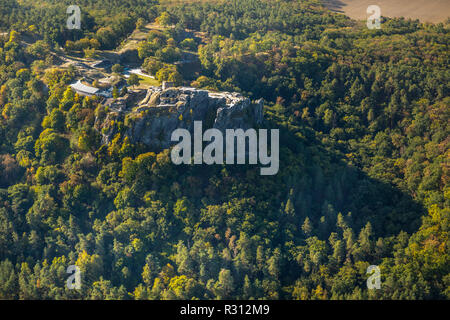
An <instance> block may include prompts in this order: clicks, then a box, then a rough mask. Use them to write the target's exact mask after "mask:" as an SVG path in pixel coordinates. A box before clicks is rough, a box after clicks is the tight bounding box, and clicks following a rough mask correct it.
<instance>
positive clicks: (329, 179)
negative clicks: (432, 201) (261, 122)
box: [271, 125, 427, 236]
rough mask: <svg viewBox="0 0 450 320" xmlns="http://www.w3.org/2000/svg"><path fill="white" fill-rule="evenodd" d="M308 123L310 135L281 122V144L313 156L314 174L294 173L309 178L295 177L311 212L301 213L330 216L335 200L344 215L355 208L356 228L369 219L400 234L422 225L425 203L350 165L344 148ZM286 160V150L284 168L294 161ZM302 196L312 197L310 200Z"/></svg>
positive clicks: (379, 230) (383, 230) (385, 232)
mask: <svg viewBox="0 0 450 320" xmlns="http://www.w3.org/2000/svg"><path fill="white" fill-rule="evenodd" d="M271 127H272V128H276V127H277V126H276V125H273V126H271ZM303 129H305V130H306V131H305V132H308V130H310V134H308V135H307V139H305V140H300V139H299V138H298V137H296V136H295V134H294V133H293V132H290V131H288V130H286V129H284V128H280V148H283V147H287V148H289V149H290V150H291V151H293V152H294V153H296V154H302V155H303V156H306V159H308V162H307V163H306V166H307V168H306V171H307V175H308V176H309V179H306V180H305V179H304V178H303V177H301V176H299V177H293V178H292V179H291V181H296V180H298V179H300V180H301V179H303V180H304V181H306V183H303V185H302V184H301V183H297V185H296V186H295V182H294V183H293V184H294V186H295V188H297V190H296V194H300V195H301V196H300V198H301V201H300V203H297V206H296V209H298V207H300V209H298V210H299V211H300V212H302V209H301V207H302V206H303V207H306V208H307V212H303V213H300V214H301V215H302V216H309V217H310V219H311V216H312V217H313V219H315V220H316V222H318V221H319V219H320V217H321V216H324V215H325V216H326V211H327V209H326V205H327V204H331V205H332V206H333V208H334V210H335V211H336V212H341V213H342V214H343V215H344V216H346V215H347V213H348V212H351V219H349V220H351V221H352V225H351V227H352V228H353V229H354V231H355V232H358V231H359V230H360V229H361V228H362V227H364V226H365V225H366V224H367V222H369V221H370V223H371V224H372V227H373V230H374V232H375V234H376V235H377V236H391V235H396V234H398V233H399V232H400V231H406V232H408V233H413V232H415V231H417V230H418V228H419V226H420V223H421V217H422V216H423V215H425V214H426V212H427V211H426V209H425V207H424V206H423V205H422V204H421V203H419V202H418V201H416V200H414V199H413V198H412V197H411V195H410V194H408V193H405V192H404V191H402V190H400V189H399V188H397V187H395V186H394V185H392V184H390V183H387V182H385V181H381V180H379V179H376V178H373V177H370V176H369V175H368V174H367V173H365V172H364V171H362V169H361V168H357V167H355V166H350V165H349V164H348V163H346V162H345V161H344V159H343V158H342V156H340V155H339V154H338V152H333V151H332V150H327V149H326V148H325V146H324V145H323V144H322V143H321V142H320V141H318V140H317V139H316V138H315V137H314V136H313V135H314V133H313V132H312V129H310V128H303ZM283 143H284V144H285V145H284V146H283V145H282V144H283ZM314 159H317V160H318V161H316V160H314ZM284 160H286V159H283V157H282V154H281V153H280V173H281V172H282V170H283V167H285V166H288V165H289V163H286V162H285V163H283V162H284ZM319 163H321V164H319ZM324 164H325V165H324ZM328 166H329V167H328ZM326 172H328V173H326ZM301 202H307V203H306V205H305V204H302V203H301ZM324 206H325V208H324ZM303 211H304V210H303ZM324 211H325V213H324Z"/></svg>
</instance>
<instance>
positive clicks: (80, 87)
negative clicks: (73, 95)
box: [70, 80, 99, 95]
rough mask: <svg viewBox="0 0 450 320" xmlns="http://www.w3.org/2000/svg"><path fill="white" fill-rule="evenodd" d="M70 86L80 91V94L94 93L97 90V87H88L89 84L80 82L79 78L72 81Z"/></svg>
mask: <svg viewBox="0 0 450 320" xmlns="http://www.w3.org/2000/svg"><path fill="white" fill-rule="evenodd" d="M70 86H71V87H72V89H73V90H75V91H76V92H78V93H81V94H91V95H92V94H96V93H97V92H98V91H99V89H97V88H94V87H90V86H87V85H85V84H83V83H81V80H78V81H77V82H76V83H73V84H71V85H70Z"/></svg>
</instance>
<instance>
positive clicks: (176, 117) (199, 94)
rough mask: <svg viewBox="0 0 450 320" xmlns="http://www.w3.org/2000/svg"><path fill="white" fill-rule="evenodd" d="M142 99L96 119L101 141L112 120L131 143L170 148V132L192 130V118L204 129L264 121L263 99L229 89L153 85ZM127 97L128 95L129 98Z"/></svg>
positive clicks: (250, 125)
mask: <svg viewBox="0 0 450 320" xmlns="http://www.w3.org/2000/svg"><path fill="white" fill-rule="evenodd" d="M140 94H141V95H143V94H145V98H144V99H143V100H141V101H140V102H139V103H137V104H136V105H135V106H128V107H127V108H119V109H111V110H110V112H109V113H108V114H107V115H106V117H104V118H103V119H97V121H96V127H97V129H98V130H100V131H101V132H102V136H103V138H102V142H103V143H105V144H107V143H109V142H110V141H111V140H112V139H113V137H114V135H115V134H116V129H115V128H114V127H113V126H110V123H111V122H112V121H113V120H114V121H120V120H123V121H124V122H125V128H126V129H125V132H124V135H125V136H127V137H128V138H129V139H130V142H132V143H142V144H144V145H147V146H149V147H151V148H152V149H155V150H157V149H165V148H168V147H170V146H171V145H172V144H173V143H172V142H171V139H170V138H171V134H172V132H173V131H174V130H175V129H178V128H183V129H187V130H189V131H190V132H191V133H192V132H193V125H194V121H202V122H203V130H206V129H208V128H217V129H219V130H221V131H222V132H225V130H226V129H237V128H242V129H244V130H246V129H248V128H253V127H255V126H258V125H260V124H261V123H262V122H263V101H262V100H258V101H257V102H255V103H253V102H252V101H250V99H248V98H246V97H244V96H242V95H240V94H238V93H228V92H220V93H216V92H210V91H207V90H199V89H195V88H187V87H179V88H168V89H166V90H162V88H160V87H152V88H151V89H149V90H148V91H147V92H146V93H145V92H144V93H142V92H141V93H140ZM128 99H129V98H128Z"/></svg>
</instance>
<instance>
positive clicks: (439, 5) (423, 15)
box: [323, 0, 450, 23]
mask: <svg viewBox="0 0 450 320" xmlns="http://www.w3.org/2000/svg"><path fill="white" fill-rule="evenodd" d="M323 3H324V4H325V5H326V6H327V7H328V8H330V9H331V10H333V11H336V12H342V13H344V14H346V15H347V16H349V17H350V18H353V19H357V20H366V19H367V16H368V15H367V13H366V10H367V7H368V6H370V5H378V6H379V7H380V9H381V15H382V16H384V17H391V18H394V17H405V18H411V19H419V20H420V21H422V22H434V23H438V22H444V21H445V20H447V18H449V17H450V0H323Z"/></svg>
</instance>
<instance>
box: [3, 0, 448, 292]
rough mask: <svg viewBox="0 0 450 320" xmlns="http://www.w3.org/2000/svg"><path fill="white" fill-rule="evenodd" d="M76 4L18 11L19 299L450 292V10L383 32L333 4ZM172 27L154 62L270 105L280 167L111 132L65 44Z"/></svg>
mask: <svg viewBox="0 0 450 320" xmlns="http://www.w3.org/2000/svg"><path fill="white" fill-rule="evenodd" d="M71 2H72V1H66V0H64V1H61V0H37V1H31V0H23V1H19V0H2V3H1V4H0V33H4V35H3V36H0V299H449V298H450V255H449V245H450V243H449V234H448V233H449V218H450V209H449V208H450V205H449V204H450V186H449V181H450V177H449V165H450V163H449V159H450V153H449V143H450V138H449V137H450V135H449V132H450V128H449V123H450V122H449V119H450V96H449V83H450V81H449V80H450V70H449V68H448V65H449V64H450V51H449V45H450V33H449V31H450V29H449V27H450V21H447V23H440V24H424V23H420V22H419V21H412V20H405V19H399V18H396V19H388V18H386V19H383V22H382V28H381V29H380V30H368V29H367V27H366V26H365V23H363V22H360V21H354V20H351V19H349V18H347V17H345V16H344V15H341V14H336V13H332V12H330V11H328V10H326V9H325V8H324V7H323V6H322V5H321V4H320V1H318V0H302V1H298V0H297V1H292V0H236V1H228V4H227V5H224V4H223V3H222V1H192V2H187V3H180V2H178V3H172V2H170V1H160V2H158V1H147V0H102V1H96V0H78V1H77V4H78V5H79V6H80V8H81V10H82V19H83V20H82V22H83V23H82V28H81V30H68V29H67V28H66V27H65V26H66V19H67V16H68V15H67V13H66V8H67V6H68V5H70V4H72V3H71ZM155 21H156V23H158V24H160V25H161V26H165V28H163V29H162V30H161V31H153V32H152V33H150V34H149V35H148V38H147V40H146V41H145V42H143V43H141V44H140V46H139V49H138V50H139V56H140V58H141V59H142V60H143V68H144V69H145V70H147V71H148V72H150V73H152V74H155V75H156V76H157V77H158V79H160V80H172V81H175V82H177V83H178V84H180V85H181V84H183V85H190V86H195V87H199V88H206V89H210V90H218V91H219V90H225V91H237V92H241V93H243V94H244V95H247V96H249V97H250V98H252V99H258V98H261V97H262V98H264V100H265V107H264V112H265V123H264V126H265V127H267V128H278V129H280V135H281V137H280V171H279V173H278V174H277V175H275V176H260V175H259V167H258V166H251V165H245V166H243V165H236V166H233V165H221V166H220V165H214V166H207V165H192V166H188V165H181V166H176V165H173V164H172V162H171V160H170V150H164V151H161V152H159V153H154V152H151V151H152V150H147V149H146V148H145V147H144V146H142V145H133V144H131V143H130V141H129V140H128V139H127V138H126V137H124V134H123V133H124V132H125V130H126V127H127V123H126V122H120V121H119V122H117V123H115V124H114V125H115V126H117V132H118V133H117V135H116V137H115V138H114V140H113V141H112V143H110V144H109V145H102V144H101V141H100V133H99V132H97V131H96V130H95V129H94V122H95V119H96V118H97V117H102V116H104V114H105V112H106V111H105V107H104V106H103V105H102V104H101V103H100V102H99V100H98V98H95V97H82V96H79V95H77V94H75V93H74V92H73V91H72V90H71V89H70V87H68V84H70V83H71V82H72V81H73V80H74V79H75V74H74V72H75V71H74V70H73V69H59V68H54V67H53V64H54V59H55V55H57V54H58V52H62V51H65V50H66V51H67V50H78V49H93V50H112V49H115V48H118V47H120V46H121V44H123V41H125V40H126V38H127V36H128V35H129V34H130V33H131V32H133V30H135V29H136V28H139V27H142V24H144V23H153V22H155ZM186 30H189V32H186ZM193 33H195V34H200V35H202V37H201V38H200V37H194V36H192V37H191V36H190V35H192V34H193ZM187 35H188V36H187ZM36 39H38V40H36ZM31 42H32V43H31ZM186 52H190V53H192V54H194V55H195V56H198V59H199V61H200V65H201V69H200V70H199V72H198V74H197V75H196V78H195V79H193V80H192V79H189V77H188V76H186V75H185V73H184V72H183V71H182V70H179V69H178V68H179V65H178V64H176V63H175V62H176V61H177V60H178V59H179V57H180V56H181V55H182V54H184V53H186ZM69 265H77V266H79V267H80V269H81V271H82V286H81V289H80V290H69V289H68V288H67V287H66V279H67V277H68V274H67V273H66V270H67V267H68V266H69ZM369 265H378V266H379V267H380V269H381V289H379V290H374V289H372V290H369V289H367V286H366V280H367V278H368V275H367V274H366V270H367V267H368V266H369Z"/></svg>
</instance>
